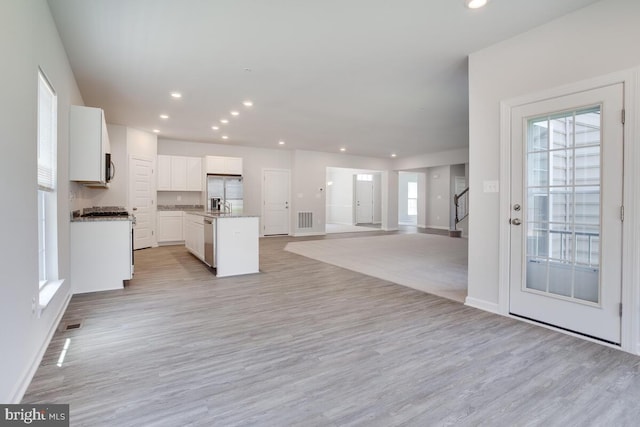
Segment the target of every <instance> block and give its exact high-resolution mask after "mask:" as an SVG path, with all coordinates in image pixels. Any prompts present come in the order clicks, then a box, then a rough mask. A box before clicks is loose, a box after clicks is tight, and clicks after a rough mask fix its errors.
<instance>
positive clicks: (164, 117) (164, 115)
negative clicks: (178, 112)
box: [160, 114, 169, 120]
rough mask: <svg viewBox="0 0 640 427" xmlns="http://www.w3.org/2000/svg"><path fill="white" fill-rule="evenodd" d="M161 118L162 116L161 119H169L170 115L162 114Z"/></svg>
mask: <svg viewBox="0 0 640 427" xmlns="http://www.w3.org/2000/svg"><path fill="white" fill-rule="evenodd" d="M160 118H161V119H165V120H166V119H168V118H169V116H168V115H166V114H160Z"/></svg>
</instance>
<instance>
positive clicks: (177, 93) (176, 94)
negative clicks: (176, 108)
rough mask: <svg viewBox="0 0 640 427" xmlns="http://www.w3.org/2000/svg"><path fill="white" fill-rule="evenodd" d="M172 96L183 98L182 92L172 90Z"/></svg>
mask: <svg viewBox="0 0 640 427" xmlns="http://www.w3.org/2000/svg"><path fill="white" fill-rule="evenodd" d="M171 97H172V98H176V99H177V98H182V94H181V93H180V92H171Z"/></svg>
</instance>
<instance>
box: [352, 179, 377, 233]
mask: <svg viewBox="0 0 640 427" xmlns="http://www.w3.org/2000/svg"><path fill="white" fill-rule="evenodd" d="M354 180H355V186H354V187H355V200H356V224H371V223H373V181H363V180H360V179H358V176H357V175H355V176H354Z"/></svg>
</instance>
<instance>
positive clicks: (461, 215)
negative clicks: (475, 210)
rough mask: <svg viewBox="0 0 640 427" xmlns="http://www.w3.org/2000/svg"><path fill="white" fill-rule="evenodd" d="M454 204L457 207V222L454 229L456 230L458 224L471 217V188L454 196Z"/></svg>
mask: <svg viewBox="0 0 640 427" xmlns="http://www.w3.org/2000/svg"><path fill="white" fill-rule="evenodd" d="M453 204H454V205H455V206H456V221H455V224H454V225H453V229H454V230H456V229H457V228H456V226H457V225H458V223H459V222H461V221H464V219H465V218H466V217H468V216H469V187H467V188H465V189H464V190H462V191H461V192H460V194H454V195H453Z"/></svg>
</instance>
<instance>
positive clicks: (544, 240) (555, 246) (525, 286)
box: [508, 84, 624, 343]
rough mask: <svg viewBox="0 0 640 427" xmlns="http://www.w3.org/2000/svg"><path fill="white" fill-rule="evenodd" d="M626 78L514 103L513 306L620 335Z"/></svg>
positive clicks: (571, 326) (574, 327) (598, 333)
mask: <svg viewBox="0 0 640 427" xmlns="http://www.w3.org/2000/svg"><path fill="white" fill-rule="evenodd" d="M623 105H624V91H623V86H622V84H613V85H610V86H603V87H599V88H595V89H591V90H587V91H583V92H575V93H571V94H568V95H564V96H559V97H555V98H545V99H543V100H540V101H534V102H531V103H526V104H521V105H518V106H514V107H513V108H512V109H511V123H510V125H511V146H510V149H511V180H510V187H511V188H510V191H511V194H510V199H511V203H510V205H511V206H510V212H509V218H510V221H509V222H510V226H509V227H510V228H509V242H510V249H509V250H510V262H509V273H508V274H509V281H510V283H509V312H510V313H511V314H514V315H517V316H521V317H525V318H527V319H531V320H536V321H540V322H543V323H545V324H549V325H555V326H558V327H561V328H563V329H567V330H571V331H575V332H578V333H581V334H585V335H588V336H591V337H596V338H599V339H602V340H605V341H607V342H611V343H619V342H620V336H621V335H620V333H621V327H620V325H621V322H620V302H621V295H622V294H621V284H622V265H621V259H622V221H621V219H620V207H621V206H622V165H623V133H624V127H623V125H622V123H621V121H620V112H621V110H622V108H623Z"/></svg>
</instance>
